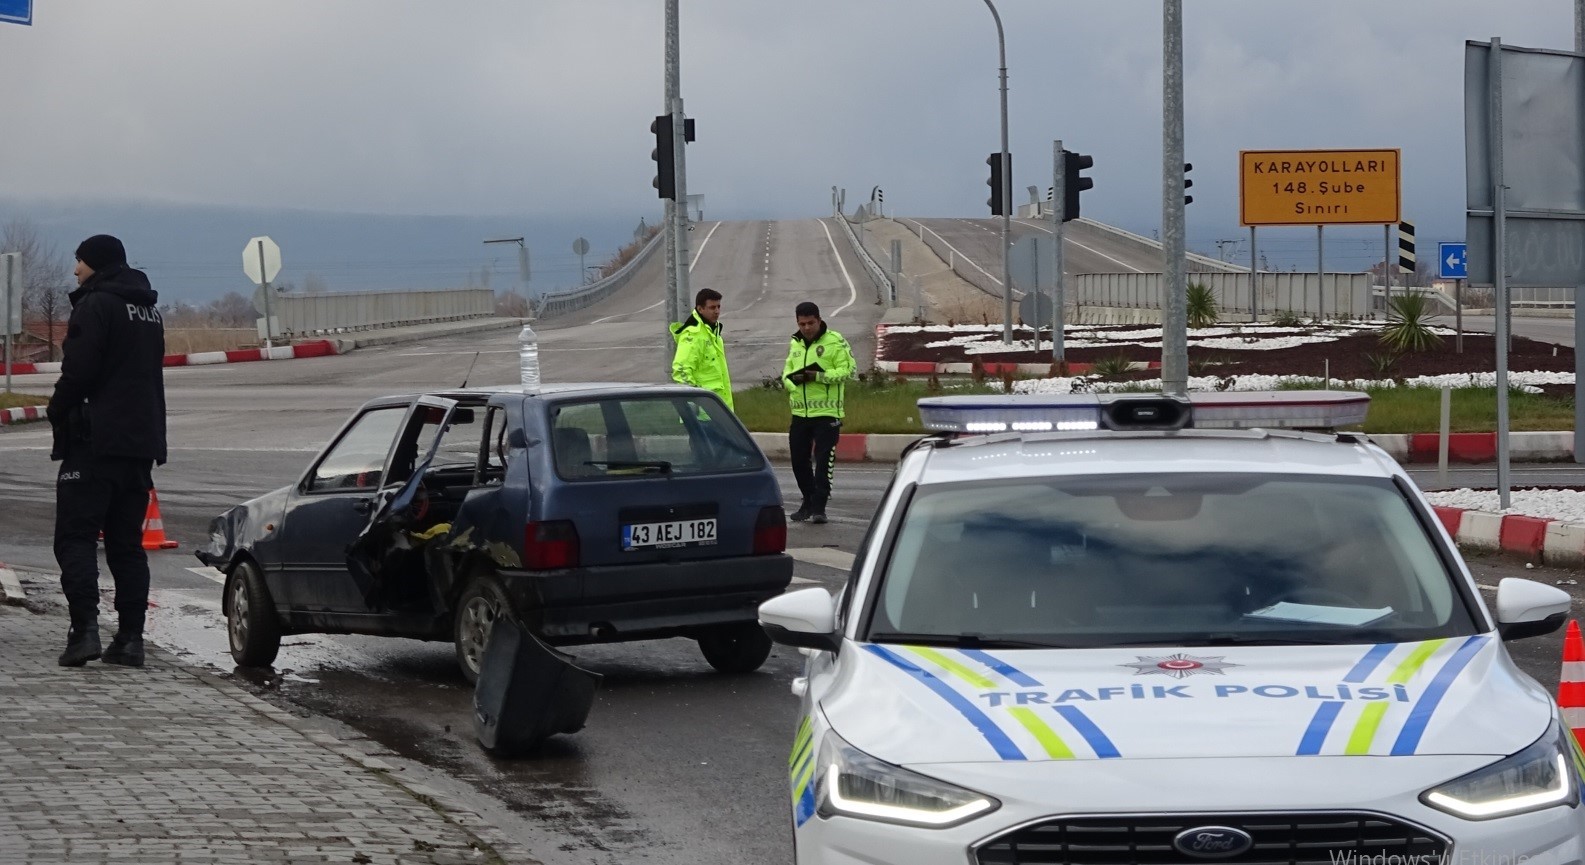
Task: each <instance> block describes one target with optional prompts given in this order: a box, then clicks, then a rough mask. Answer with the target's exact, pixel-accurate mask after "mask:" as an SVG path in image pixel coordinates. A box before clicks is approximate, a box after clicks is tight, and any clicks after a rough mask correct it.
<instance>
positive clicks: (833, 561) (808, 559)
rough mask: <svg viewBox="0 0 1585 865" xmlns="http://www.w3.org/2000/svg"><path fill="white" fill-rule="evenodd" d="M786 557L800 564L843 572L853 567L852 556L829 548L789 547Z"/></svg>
mask: <svg viewBox="0 0 1585 865" xmlns="http://www.w3.org/2000/svg"><path fill="white" fill-rule="evenodd" d="M787 555H789V556H792V557H793V558H794V559H796V560H797V561H800V562H804V563H806V564H810V565H819V566H821V567H823V568H833V569H835V570H838V571H845V570H847V569H849V568H851V567H853V554H852V553H848V552H843V551H842V550H833V549H831V548H830V547H789V548H788V550H787Z"/></svg>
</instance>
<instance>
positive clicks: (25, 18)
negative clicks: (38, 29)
mask: <svg viewBox="0 0 1585 865" xmlns="http://www.w3.org/2000/svg"><path fill="white" fill-rule="evenodd" d="M0 21H3V22H5V23H7V24H32V23H33V0H0Z"/></svg>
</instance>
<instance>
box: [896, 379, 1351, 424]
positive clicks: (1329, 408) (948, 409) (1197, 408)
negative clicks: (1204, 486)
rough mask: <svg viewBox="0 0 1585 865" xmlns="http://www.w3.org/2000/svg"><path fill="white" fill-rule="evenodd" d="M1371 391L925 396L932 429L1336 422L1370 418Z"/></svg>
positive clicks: (924, 413)
mask: <svg viewBox="0 0 1585 865" xmlns="http://www.w3.org/2000/svg"><path fill="white" fill-rule="evenodd" d="M1369 410H1370V397H1369V395H1367V394H1363V393H1354V392H1350V391H1335V390H1330V391H1303V390H1289V391H1270V392H1246V393H1225V392H1219V393H1194V394H1189V395H1188V396H1186V397H1183V396H1167V395H1163V394H1132V393H1127V394H1084V393H1080V394H1009V395H1006V396H945V397H926V398H924V399H921V400H919V420H920V422H921V423H922V424H923V425H924V427H925V429H926V430H929V431H931V432H951V433H967V434H971V435H974V434H989V433H1002V432H1079V431H1087V430H1100V429H1106V430H1115V431H1139V430H1157V431H1163V430H1166V431H1170V430H1179V429H1186V428H1193V429H1326V430H1330V429H1336V428H1338V427H1346V426H1352V425H1355V424H1361V423H1364V422H1365V414H1366V412H1368V411H1369Z"/></svg>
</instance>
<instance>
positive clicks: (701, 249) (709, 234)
mask: <svg viewBox="0 0 1585 865" xmlns="http://www.w3.org/2000/svg"><path fill="white" fill-rule="evenodd" d="M720 227H721V223H719V222H717V223H716V224H715V225H712V226H710V230H709V231H708V232H706V233H705V236H704V240H701V241H699V248H698V249H696V250H694V251H693V260H692V261H690V262H688V272H689V273H693V269H694V268H695V267H698V266H699V257H700V256H702V255H704V248H705V246H706V245H707V244H708V243H709V242H710V238H712V237H714V236H715V230H716V229H717V228H720ZM665 302H666V301H665V300H657V301H655V302H654V303H652V304H650V305H649V306H646V307H644V308H643V309H635V310H633V311H632V312H619V313H616V314H615V315H608V316H606V317H605V318H597V319H595V320H594V321H591V322H589V323H590V324H600V323H601V322H606V321H610V320H611V319H613V318H622V317H624V316H629V315H638V314H639V313H641V312H649V311H650V310H652V309H654V308H656V307H658V306H660V305H661V304H663V303H665Z"/></svg>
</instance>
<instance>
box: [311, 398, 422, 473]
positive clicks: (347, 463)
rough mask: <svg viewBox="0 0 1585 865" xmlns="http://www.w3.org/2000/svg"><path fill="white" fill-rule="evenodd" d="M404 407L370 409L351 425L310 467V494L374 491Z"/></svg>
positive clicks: (405, 409)
mask: <svg viewBox="0 0 1585 865" xmlns="http://www.w3.org/2000/svg"><path fill="white" fill-rule="evenodd" d="M406 414H407V406H386V407H384V408H376V409H370V410H369V411H367V412H364V413H363V415H362V416H361V417H359V418H358V419H357V420H356V421H354V422H353V424H352V426H351V427H350V428H348V429H347V432H346V434H344V435H343V436H342V437H341V438H340V439H338V440H337V441H336V443H335V445H333V446H332V447H331V448H330V451H329V452H328V453H326V454H325V457H324V459H322V460H320V461H319V464H318V465H317V466H315V467H314V473H313V475H312V476H310V477H309V479H308V489H309V491H310V492H329V491H333V490H361V489H374V488H377V487H379V485H380V473H381V472H382V471H384V469H385V457H386V455H387V454H389V453H390V452H391V442H392V441H393V440H394V439H395V438H396V434H397V431H398V430H400V429H401V426H402V418H403V417H404V416H406Z"/></svg>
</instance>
